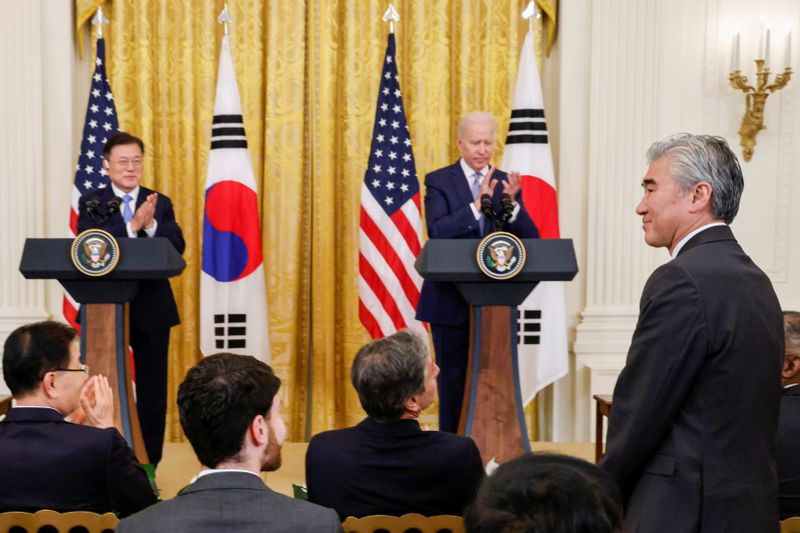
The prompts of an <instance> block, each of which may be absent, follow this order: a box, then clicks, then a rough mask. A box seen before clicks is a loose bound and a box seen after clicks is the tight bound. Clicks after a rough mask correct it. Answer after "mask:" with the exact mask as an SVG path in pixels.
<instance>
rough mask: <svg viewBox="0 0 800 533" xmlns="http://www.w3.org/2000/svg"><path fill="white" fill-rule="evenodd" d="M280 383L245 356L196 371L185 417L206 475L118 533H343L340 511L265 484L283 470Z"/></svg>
mask: <svg viewBox="0 0 800 533" xmlns="http://www.w3.org/2000/svg"><path fill="white" fill-rule="evenodd" d="M280 384H281V381H280V379H278V377H277V376H275V374H274V373H273V372H272V369H271V368H270V367H269V366H268V365H267V364H265V363H262V362H261V361H259V360H257V359H255V358H253V357H250V356H246V355H234V354H230V353H220V354H215V355H212V356H210V357H206V358H205V359H203V360H202V361H200V362H199V363H198V364H197V365H195V366H194V367H193V368H192V369H190V370H189V372H188V373H187V374H186V378H185V379H184V381H183V383H181V385H180V387H179V388H178V411H179V414H180V420H181V426H182V427H183V431H184V433H185V434H186V437H187V438H188V439H189V442H190V443H191V444H192V448H193V449H194V452H195V454H196V455H197V458H198V459H199V460H200V463H201V464H202V465H203V467H204V470H203V471H201V472H200V473H199V474H198V475H197V477H196V478H195V479H194V481H193V482H192V483H191V484H190V485H189V486H188V487H186V488H184V489H183V490H181V491H180V492H179V493H178V495H177V496H176V497H175V498H174V499H172V500H169V501H165V502H162V503H159V504H157V505H154V506H153V507H151V508H149V509H147V512H142V513H138V514H135V515H133V516H131V517H129V518H127V519H125V520H122V521H121V522H120V523H119V525H118V527H117V531H119V532H121V533H125V532H130V531H147V532H159V531H164V532H167V531H170V532H171V531H195V532H198V531H199V532H204V531H208V532H216V531H238V532H260V531H272V532H295V531H297V532H303V531H308V532H317V531H341V525H340V524H339V518H338V516H337V515H336V513H335V512H334V511H333V510H331V509H325V508H324V507H320V506H318V505H314V504H312V503H308V502H304V501H300V500H295V499H292V498H289V497H288V496H284V495H282V494H278V493H276V492H273V491H272V490H270V489H269V487H267V486H266V485H265V484H264V481H263V480H262V479H261V476H260V474H259V472H270V471H274V470H277V469H278V468H279V467H280V465H281V445H282V444H283V439H284V437H285V435H286V426H285V425H284V423H283V418H282V417H281V411H280V409H281V399H280V396H278V388H279V387H280Z"/></svg>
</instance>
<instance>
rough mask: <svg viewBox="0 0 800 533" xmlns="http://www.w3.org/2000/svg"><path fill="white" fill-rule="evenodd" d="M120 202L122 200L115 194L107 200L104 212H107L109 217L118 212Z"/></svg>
mask: <svg viewBox="0 0 800 533" xmlns="http://www.w3.org/2000/svg"><path fill="white" fill-rule="evenodd" d="M121 203H122V200H121V199H120V198H119V196H115V197H114V198H112V199H111V200H109V201H108V203H107V204H106V213H108V216H109V217H110V216H111V215H113V214H115V213H118V212H119V206H120V204H121Z"/></svg>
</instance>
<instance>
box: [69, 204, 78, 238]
mask: <svg viewBox="0 0 800 533" xmlns="http://www.w3.org/2000/svg"><path fill="white" fill-rule="evenodd" d="M69 229H70V231H72V234H73V235H75V234H77V232H78V213H76V212H75V210H74V209H70V210H69Z"/></svg>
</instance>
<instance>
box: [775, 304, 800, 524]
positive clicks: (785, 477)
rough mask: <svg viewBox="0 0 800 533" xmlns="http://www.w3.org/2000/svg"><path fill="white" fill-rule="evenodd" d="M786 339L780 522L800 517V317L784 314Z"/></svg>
mask: <svg viewBox="0 0 800 533" xmlns="http://www.w3.org/2000/svg"><path fill="white" fill-rule="evenodd" d="M783 331H784V337H785V339H786V346H785V348H784V358H783V372H782V374H781V385H783V394H782V395H781V408H780V411H779V413H778V432H777V437H776V439H775V461H776V463H777V466H778V505H779V507H780V514H781V519H784V518H789V517H790V516H800V454H799V453H798V452H797V450H798V446H800V386H798V383H800V313H798V312H797V311H785V312H784V313H783Z"/></svg>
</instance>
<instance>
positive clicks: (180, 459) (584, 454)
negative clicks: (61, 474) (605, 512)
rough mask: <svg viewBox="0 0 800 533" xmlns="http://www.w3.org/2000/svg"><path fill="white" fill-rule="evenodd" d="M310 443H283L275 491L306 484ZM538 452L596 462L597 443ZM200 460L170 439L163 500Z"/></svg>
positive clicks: (539, 445)
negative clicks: (307, 456)
mask: <svg viewBox="0 0 800 533" xmlns="http://www.w3.org/2000/svg"><path fill="white" fill-rule="evenodd" d="M307 447H308V443H305V442H287V443H284V445H283V465H282V466H281V468H280V469H279V470H278V471H277V472H270V473H268V474H262V476H263V477H264V479H265V480H266V482H267V485H269V487H270V488H271V489H272V490H275V491H278V492H282V493H283V494H287V495H289V496H292V484H293V483H294V484H298V485H305V482H306V480H305V474H306V469H305V456H306V448H307ZM531 448H532V449H533V450H534V451H537V452H545V451H546V452H555V453H562V454H565V455H573V456H575V457H580V458H582V459H586V460H587V461H592V462H594V444H593V443H591V442H533V443H531ZM200 469H201V467H200V463H199V462H198V461H197V459H196V458H195V456H194V452H193V451H192V447H191V445H190V444H189V443H188V442H185V443H183V442H180V443H179V442H167V443H165V444H164V457H163V459H162V461H161V464H160V465H159V467H158V470H157V471H156V482H157V484H158V487H159V489H160V491H161V498H162V499H165V500H166V499H169V498H172V497H174V496H175V494H177V492H178V491H179V490H180V489H182V488H183V487H185V486H186V485H188V484H189V481H191V479H192V478H193V477H194V476H195V475H196V474H197V473H198V472H199V471H200Z"/></svg>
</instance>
